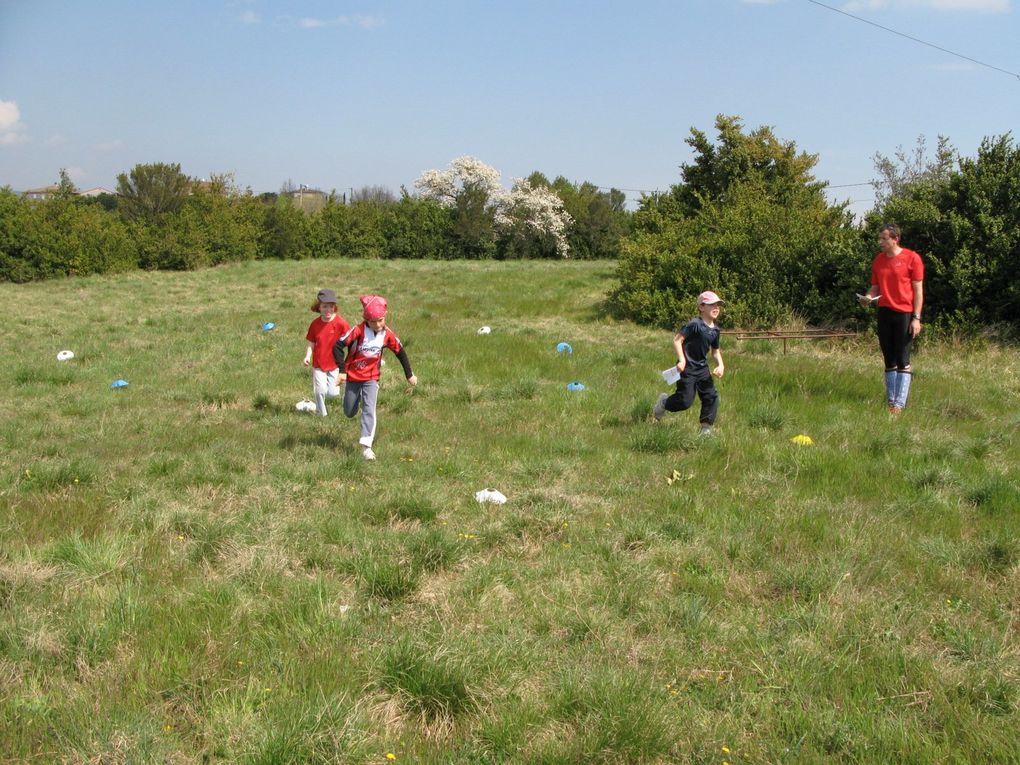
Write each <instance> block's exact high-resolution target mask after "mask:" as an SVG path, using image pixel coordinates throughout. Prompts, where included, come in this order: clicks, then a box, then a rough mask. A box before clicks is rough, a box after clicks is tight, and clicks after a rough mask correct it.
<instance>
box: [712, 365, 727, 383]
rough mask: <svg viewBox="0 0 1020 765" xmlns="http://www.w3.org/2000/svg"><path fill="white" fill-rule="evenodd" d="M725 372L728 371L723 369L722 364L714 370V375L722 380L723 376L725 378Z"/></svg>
mask: <svg viewBox="0 0 1020 765" xmlns="http://www.w3.org/2000/svg"><path fill="white" fill-rule="evenodd" d="M725 371H726V370H725V369H724V368H723V365H722V364H720V365H719V366H717V367H716V368H715V369H713V370H712V374H713V375H715V376H716V377H718V378H719V379H720V380H721V379H722V376H723V372H725Z"/></svg>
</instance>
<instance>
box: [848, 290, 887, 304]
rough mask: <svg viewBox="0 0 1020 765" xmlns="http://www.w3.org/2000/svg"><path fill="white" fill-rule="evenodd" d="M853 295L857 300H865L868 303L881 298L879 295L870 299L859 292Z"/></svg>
mask: <svg viewBox="0 0 1020 765" xmlns="http://www.w3.org/2000/svg"><path fill="white" fill-rule="evenodd" d="M854 294H855V295H857V299H858V300H867V301H868V302H869V303H874V302H875V301H876V300H878V299H879V298H880V297H882V296H881V295H875V297H872V296H871V295H862V294H861V293H860V292H855V293H854Z"/></svg>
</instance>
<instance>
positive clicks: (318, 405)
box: [312, 367, 340, 417]
mask: <svg viewBox="0 0 1020 765" xmlns="http://www.w3.org/2000/svg"><path fill="white" fill-rule="evenodd" d="M339 374H340V370H339V369H334V370H333V371H332V372H323V371H322V370H321V369H317V368H314V367H313V368H312V393H313V394H314V396H315V411H316V412H317V413H318V415H319V416H320V417H325V416H326V397H327V396H328V397H329V398H335V397H337V396H339V395H340V388H339V387H337V384H336V380H337V376H338V375H339Z"/></svg>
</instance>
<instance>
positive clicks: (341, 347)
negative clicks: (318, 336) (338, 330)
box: [333, 337, 347, 370]
mask: <svg viewBox="0 0 1020 765" xmlns="http://www.w3.org/2000/svg"><path fill="white" fill-rule="evenodd" d="M345 350H347V344H346V343H345V342H344V339H343V337H338V338H337V341H336V342H335V343H333V361H335V362H336V363H337V365H338V366H339V367H340V369H341V370H342V369H343V368H344V351H345Z"/></svg>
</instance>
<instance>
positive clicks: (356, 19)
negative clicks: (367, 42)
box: [276, 16, 386, 29]
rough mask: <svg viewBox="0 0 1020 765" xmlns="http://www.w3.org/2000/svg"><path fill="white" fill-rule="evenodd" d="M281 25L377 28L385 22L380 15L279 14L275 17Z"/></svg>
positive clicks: (304, 27) (305, 27) (322, 27)
mask: <svg viewBox="0 0 1020 765" xmlns="http://www.w3.org/2000/svg"><path fill="white" fill-rule="evenodd" d="M276 22H277V23H278V24H281V25H283V26H296V27H297V28H298V29H326V28H327V27H358V28H359V29H378V28H379V27H381V26H383V25H384V24H385V23H386V20H385V19H383V18H382V17H380V16H334V17H333V18H329V19H322V18H316V17H314V16H303V17H301V18H299V19H296V18H294V17H293V16H280V17H278V18H277V19H276Z"/></svg>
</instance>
